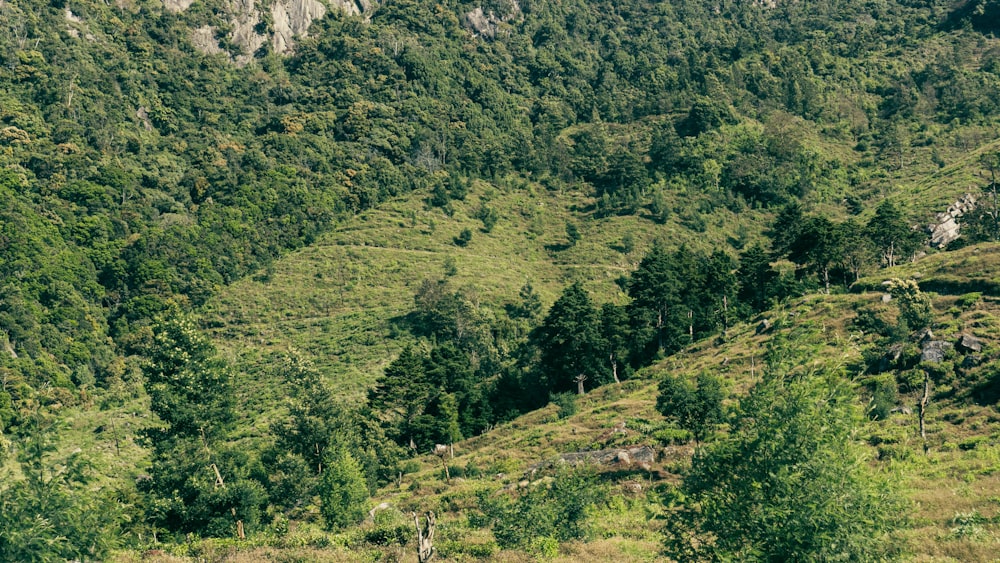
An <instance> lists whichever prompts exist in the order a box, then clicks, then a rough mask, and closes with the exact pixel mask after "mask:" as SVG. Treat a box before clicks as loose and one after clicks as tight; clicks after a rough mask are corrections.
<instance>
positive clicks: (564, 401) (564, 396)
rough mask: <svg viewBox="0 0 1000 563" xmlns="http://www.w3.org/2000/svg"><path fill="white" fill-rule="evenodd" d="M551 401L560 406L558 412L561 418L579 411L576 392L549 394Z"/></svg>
mask: <svg viewBox="0 0 1000 563" xmlns="http://www.w3.org/2000/svg"><path fill="white" fill-rule="evenodd" d="M549 401H550V402H551V403H552V404H554V405H556V407H558V410H557V411H556V412H557V415H558V416H559V418H560V419H562V418H569V417H571V416H573V415H574V414H576V413H577V412H578V411H579V407H578V406H577V404H576V394H575V393H569V392H567V393H553V394H551V395H549Z"/></svg>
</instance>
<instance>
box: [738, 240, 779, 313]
mask: <svg viewBox="0 0 1000 563" xmlns="http://www.w3.org/2000/svg"><path fill="white" fill-rule="evenodd" d="M736 277H737V279H738V280H739V284H740V288H739V294H738V297H739V301H740V303H741V304H743V305H745V306H746V307H747V308H749V310H750V311H751V312H754V313H759V312H761V311H765V310H767V309H768V307H770V305H771V299H772V298H774V297H777V289H778V288H777V285H776V284H777V281H778V272H776V271H775V270H774V268H772V267H771V257H770V255H769V254H768V253H767V251H766V250H764V247H763V246H761V244H760V243H757V244H755V245H753V246H751V247H750V248H748V249H746V250H744V251H743V253H742V254H740V269H739V271H738V272H737V274H736Z"/></svg>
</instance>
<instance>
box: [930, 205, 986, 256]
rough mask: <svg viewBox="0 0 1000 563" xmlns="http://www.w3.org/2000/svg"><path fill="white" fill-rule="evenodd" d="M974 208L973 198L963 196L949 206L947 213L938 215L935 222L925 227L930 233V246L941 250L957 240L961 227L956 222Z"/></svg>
mask: <svg viewBox="0 0 1000 563" xmlns="http://www.w3.org/2000/svg"><path fill="white" fill-rule="evenodd" d="M975 207H976V198H975V196H973V195H972V194H965V195H964V196H962V198H961V199H959V200H958V201H956V202H955V203H953V204H951V205H950V206H949V207H948V210H947V211H945V212H944V213H938V214H937V217H936V221H935V222H934V223H931V224H930V225H928V226H927V230H928V231H930V233H931V246H932V247H934V248H943V247H945V246H947V245H948V243H950V242H952V241H954V240H955V239H957V238H958V236H959V235H960V234H961V225H960V224H959V223H958V220H959V219H960V218H961V217H962V216H963V215H965V214H966V213H968V212H969V211H972V209H974V208H975Z"/></svg>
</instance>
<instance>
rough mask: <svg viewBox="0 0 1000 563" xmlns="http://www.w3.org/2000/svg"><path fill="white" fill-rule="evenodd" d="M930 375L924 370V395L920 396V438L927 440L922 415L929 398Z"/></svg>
mask: <svg viewBox="0 0 1000 563" xmlns="http://www.w3.org/2000/svg"><path fill="white" fill-rule="evenodd" d="M930 392H931V377H930V375H928V374H927V373H926V372H924V395H923V396H922V397H920V410H919V415H920V438H921V439H923V440H924V441H925V442H926V441H927V429H926V427H925V425H924V415H925V414H926V413H927V402H928V401H929V400H930V394H931V393H930Z"/></svg>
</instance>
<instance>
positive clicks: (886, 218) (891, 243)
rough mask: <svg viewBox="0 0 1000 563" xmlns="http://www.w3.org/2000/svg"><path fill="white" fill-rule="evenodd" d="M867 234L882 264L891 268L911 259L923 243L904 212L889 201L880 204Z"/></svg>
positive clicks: (866, 231)
mask: <svg viewBox="0 0 1000 563" xmlns="http://www.w3.org/2000/svg"><path fill="white" fill-rule="evenodd" d="M865 234H866V236H867V238H868V240H870V241H871V242H872V244H873V245H874V247H875V249H876V252H877V253H878V254H879V255H880V256H881V259H882V263H883V264H884V265H886V266H889V267H892V266H895V265H896V263H897V262H898V261H900V260H905V259H907V258H909V257H910V255H912V254H913V253H914V252H915V251H916V249H917V247H918V245H919V244H920V243H921V242H922V240H921V234H920V233H918V232H915V231H913V230H912V229H910V225H909V223H907V222H906V219H905V218H904V217H903V214H902V212H901V211H900V210H899V209H898V208H897V207H896V206H895V205H894V204H893V203H892V202H891V201H889V200H886V201H883V202H882V203H880V204H879V206H878V208H877V209H876V210H875V216H874V217H872V218H871V220H870V221H868V224H867V225H866V226H865Z"/></svg>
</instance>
